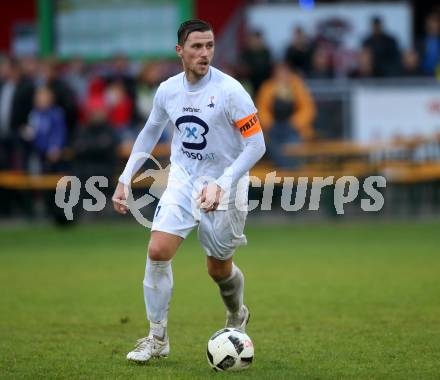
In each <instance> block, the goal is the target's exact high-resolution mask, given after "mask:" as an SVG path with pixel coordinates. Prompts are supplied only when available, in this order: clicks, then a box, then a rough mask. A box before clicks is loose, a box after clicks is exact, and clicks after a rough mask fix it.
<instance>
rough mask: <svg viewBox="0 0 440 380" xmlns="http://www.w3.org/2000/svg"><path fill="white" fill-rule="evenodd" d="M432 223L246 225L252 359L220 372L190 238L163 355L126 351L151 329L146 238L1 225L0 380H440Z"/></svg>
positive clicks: (119, 229) (130, 229)
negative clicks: (145, 356)
mask: <svg viewBox="0 0 440 380" xmlns="http://www.w3.org/2000/svg"><path fill="white" fill-rule="evenodd" d="M439 231H440V223H434V222H433V223H420V224H409V223H408V224H406V223H400V224H385V223H374V224H373V223H371V224H365V223H362V224H354V225H349V224H345V223H344V224H332V225H306V226H302V225H291V226H248V227H247V235H248V240H249V245H248V246H247V247H244V248H241V249H240V250H239V252H238V253H237V256H236V262H237V263H238V265H239V266H240V267H241V268H242V269H243V271H244V273H245V276H246V287H245V288H246V303H247V304H248V306H249V308H250V310H251V313H252V317H251V322H250V324H249V327H248V330H247V332H248V334H249V335H250V336H251V338H252V339H253V341H254V344H255V361H254V364H253V365H252V367H251V368H250V369H249V370H248V371H245V372H242V373H225V374H221V373H215V372H213V371H212V370H211V369H210V368H209V367H208V364H207V362H206V358H205V350H206V342H207V340H208V338H209V336H210V335H211V334H212V333H213V332H214V331H216V330H217V329H219V328H221V327H222V326H223V323H224V317H225V315H224V309H223V306H222V303H221V300H220V297H219V296H218V290H217V287H216V285H215V284H214V283H213V282H212V281H211V280H210V279H209V278H208V276H207V274H206V271H205V264H204V255H203V253H202V250H201V248H200V246H199V244H198V242H197V240H196V237H195V236H194V235H191V237H190V238H189V239H188V240H187V241H186V242H185V243H184V244H183V246H182V248H181V250H180V251H179V253H178V255H177V257H176V258H175V260H174V263H173V269H174V280H175V286H174V295H173V300H172V305H171V310H170V321H169V334H170V339H171V355H170V357H169V358H168V359H161V360H153V361H151V362H150V363H149V364H147V365H143V366H139V365H135V364H132V363H128V362H127V361H126V360H125V355H126V353H127V351H129V350H130V349H131V348H132V347H133V344H134V343H135V341H136V339H137V338H140V337H141V336H144V335H145V334H146V322H145V311H144V305H143V297H142V278H143V272H144V265H145V247H146V244H147V240H148V232H147V231H145V230H144V229H143V228H142V227H140V226H138V225H136V224H122V225H82V226H77V227H74V228H72V229H65V230H59V229H55V228H51V227H36V228H5V227H2V230H0V289H1V298H0V378H4V379H6V378H20V379H21V378H33V379H35V378H43V377H44V378H69V379H71V378H97V379H98V378H99V379H107V378H118V379H123V378H126V379H128V378H130V379H132V378H139V379H206V378H217V379H218V378H226V377H230V378H234V379H238V378H252V379H439V378H440V244H439V243H440V235H439Z"/></svg>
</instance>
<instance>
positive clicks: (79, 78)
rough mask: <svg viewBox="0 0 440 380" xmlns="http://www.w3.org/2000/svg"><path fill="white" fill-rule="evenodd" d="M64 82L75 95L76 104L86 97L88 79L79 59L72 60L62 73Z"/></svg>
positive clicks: (82, 62) (83, 65)
mask: <svg viewBox="0 0 440 380" xmlns="http://www.w3.org/2000/svg"><path fill="white" fill-rule="evenodd" d="M63 77H64V80H65V81H66V83H67V85H68V86H69V87H70V88H71V89H72V90H73V92H74V93H75V98H76V100H77V103H82V102H83V101H84V99H85V98H86V95H87V88H88V77H87V74H86V66H85V64H84V61H83V60H82V58H80V57H76V58H73V59H72V60H71V61H70V62H69V64H68V65H67V68H66V70H65V72H64V75H63Z"/></svg>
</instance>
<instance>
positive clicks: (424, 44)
mask: <svg viewBox="0 0 440 380" xmlns="http://www.w3.org/2000/svg"><path fill="white" fill-rule="evenodd" d="M425 29H426V34H425V36H424V37H423V38H422V39H421V40H420V41H419V43H418V51H419V55H420V58H421V66H422V70H423V72H424V73H425V74H427V75H431V76H434V75H435V74H436V70H439V68H440V20H439V16H438V14H437V13H432V14H430V15H429V16H428V18H427V19H426V25H425Z"/></svg>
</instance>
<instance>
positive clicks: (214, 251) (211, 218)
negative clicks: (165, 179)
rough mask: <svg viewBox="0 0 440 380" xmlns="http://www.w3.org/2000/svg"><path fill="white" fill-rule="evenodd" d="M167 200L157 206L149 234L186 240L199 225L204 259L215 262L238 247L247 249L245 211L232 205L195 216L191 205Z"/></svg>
mask: <svg viewBox="0 0 440 380" xmlns="http://www.w3.org/2000/svg"><path fill="white" fill-rule="evenodd" d="M167 191H168V189H167V190H166V191H165V192H167ZM164 195H166V194H164ZM167 198H168V197H167V196H165V197H164V196H163V197H162V198H161V200H160V201H159V204H158V205H157V208H156V211H155V214H154V219H153V225H152V227H151V230H152V231H162V232H167V233H170V234H173V235H177V236H180V237H182V238H183V239H185V238H186V237H187V236H188V235H189V233H190V232H191V231H192V230H193V229H194V228H195V227H196V226H197V225H198V237H199V241H200V243H201V245H202V247H203V249H204V251H205V253H206V255H208V256H212V257H214V258H215V259H218V260H226V259H228V258H230V257H231V256H232V255H233V254H234V251H235V249H236V248H237V247H238V246H240V245H246V243H247V241H246V236H245V235H244V234H243V230H244V225H245V222H246V216H247V211H240V210H238V209H237V208H235V207H234V206H233V205H231V207H230V208H229V209H228V210H216V211H211V212H208V213H205V212H204V211H200V210H199V212H197V211H192V209H191V202H190V201H189V202H187V201H184V202H182V203H180V204H176V203H170V202H168V201H167ZM188 203H189V204H188Z"/></svg>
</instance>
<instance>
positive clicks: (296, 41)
mask: <svg viewBox="0 0 440 380" xmlns="http://www.w3.org/2000/svg"><path fill="white" fill-rule="evenodd" d="M311 55H312V46H311V43H310V41H309V39H308V38H307V36H306V35H305V33H304V30H303V29H302V28H301V27H297V28H295V29H294V32H293V36H292V40H291V42H290V44H289V46H288V47H287V49H286V52H285V61H286V63H287V64H288V65H289V67H290V69H291V70H296V71H298V72H299V73H301V74H302V75H307V74H308V73H309V71H310V58H311Z"/></svg>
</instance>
